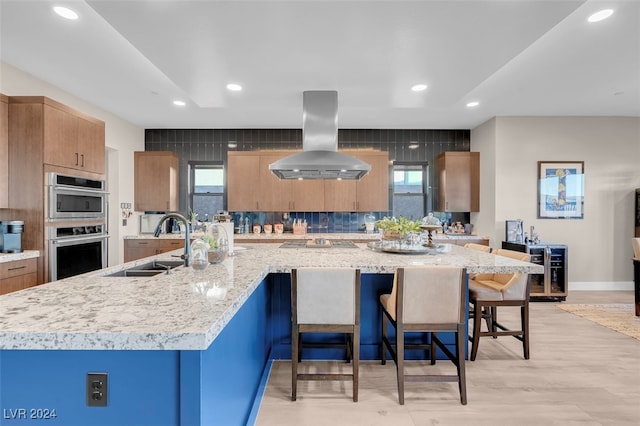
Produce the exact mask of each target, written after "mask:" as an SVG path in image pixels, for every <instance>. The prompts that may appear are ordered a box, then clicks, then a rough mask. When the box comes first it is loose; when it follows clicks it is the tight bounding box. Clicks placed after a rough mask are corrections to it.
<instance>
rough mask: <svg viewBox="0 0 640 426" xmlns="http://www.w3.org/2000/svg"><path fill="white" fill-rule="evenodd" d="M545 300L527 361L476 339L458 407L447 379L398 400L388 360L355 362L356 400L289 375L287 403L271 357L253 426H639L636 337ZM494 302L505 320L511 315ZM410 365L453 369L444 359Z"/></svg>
mask: <svg viewBox="0 0 640 426" xmlns="http://www.w3.org/2000/svg"><path fill="white" fill-rule="evenodd" d="M632 302H633V292H629V291H615V292H613V291H612V292H602V291H598V292H587V291H575V292H572V293H570V295H569V297H568V298H567V301H566V302H562V303H632ZM555 304H556V303H555V302H535V303H531V313H530V315H531V319H530V320H531V330H530V331H531V359H530V360H524V359H523V358H522V345H521V343H520V342H519V341H517V340H515V339H513V338H510V337H500V338H498V339H491V338H486V337H485V338H482V339H481V340H480V346H479V351H478V357H477V359H476V361H474V362H471V361H468V362H467V363H466V366H467V398H468V405H466V406H463V405H461V404H460V402H459V394H458V389H457V385H456V384H455V383H406V384H405V405H404V406H401V405H399V404H398V394H397V387H396V380H395V366H394V363H393V361H391V362H387V365H386V366H382V365H380V363H379V362H372V361H367V362H362V363H361V368H360V392H359V402H357V403H354V402H353V401H352V400H351V382H299V384H298V400H297V401H296V402H292V401H291V399H290V398H291V367H290V363H289V362H288V361H277V362H274V364H273V368H272V371H271V375H270V377H269V381H268V384H267V389H266V391H265V395H264V398H263V400H262V403H261V406H260V410H259V413H258V416H257V421H256V424H257V425H260V426H268V425H278V426H283V425H305V426H306V425H309V426H312V425H332V426H337V425H367V426H369V425H384V426H391V425H393V426H402V425H421V426H422V425H425V426H426V425H438V426H445V425H465V426H466V425H474V426H482V425H517V426H525V425H563V426H564V425H616V426H618V425H635V426H637V425H640V341H638V340H635V339H633V338H631V337H627V336H625V335H623V334H620V333H618V332H615V331H612V330H609V329H607V328H605V327H603V326H600V325H598V324H595V323H593V322H591V321H589V320H586V319H583V318H581V317H578V316H575V315H573V314H571V313H568V312H565V311H562V310H560V309H558V308H556V307H555V306H554V305H555ZM500 309H501V311H500V315H501V319H502V320H504V322H505V323H507V324H509V323H510V322H509V321H507V320H512V319H516V318H517V312H516V311H513V313H507V311H504V308H500ZM332 365H336V366H337V367H336V368H341V367H342V368H345V371H347V368H350V367H347V366H346V365H344V364H343V365H342V366H340V365H339V364H335V363H332ZM411 368H417V369H428V370H429V371H434V370H433V369H434V368H437V369H438V370H440V371H451V372H453V371H455V368H454V367H453V364H451V363H450V362H448V361H439V362H438V363H437V364H436V366H435V367H434V366H429V365H428V363H423V362H419V365H416V366H412V367H411Z"/></svg>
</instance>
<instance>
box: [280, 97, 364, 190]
mask: <svg viewBox="0 0 640 426" xmlns="http://www.w3.org/2000/svg"><path fill="white" fill-rule="evenodd" d="M269 170H271V172H272V173H274V174H275V175H276V176H278V177H279V178H280V179H351V180H356V179H360V178H361V177H363V176H364V175H366V174H367V173H368V172H369V170H371V166H370V165H369V164H367V163H365V162H363V161H361V160H359V159H357V158H355V157H351V156H350V155H346V154H342V153H340V152H338V92H336V91H334V90H327V91H306V92H303V94H302V152H299V153H297V154H293V155H290V156H288V157H285V158H281V159H280V160H278V161H276V162H274V163H271V164H269Z"/></svg>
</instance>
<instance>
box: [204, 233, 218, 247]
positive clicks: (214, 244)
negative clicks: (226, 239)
mask: <svg viewBox="0 0 640 426" xmlns="http://www.w3.org/2000/svg"><path fill="white" fill-rule="evenodd" d="M202 240H203V241H204V242H205V243H207V244H209V250H213V249H217V248H218V240H216V239H215V238H213V237H212V236H211V235H205V236H204V237H202Z"/></svg>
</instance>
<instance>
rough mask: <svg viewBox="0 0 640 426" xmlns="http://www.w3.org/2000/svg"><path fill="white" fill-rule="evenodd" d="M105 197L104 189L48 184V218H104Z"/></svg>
mask: <svg viewBox="0 0 640 426" xmlns="http://www.w3.org/2000/svg"><path fill="white" fill-rule="evenodd" d="M106 197H107V193H106V192H104V191H92V190H85V189H79V188H62V187H59V186H50V187H49V219H54V220H55V219H80V218H104V217H105V216H106Z"/></svg>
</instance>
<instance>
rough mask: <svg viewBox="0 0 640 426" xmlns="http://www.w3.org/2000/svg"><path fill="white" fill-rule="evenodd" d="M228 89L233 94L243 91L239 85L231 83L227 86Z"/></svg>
mask: <svg viewBox="0 0 640 426" xmlns="http://www.w3.org/2000/svg"><path fill="white" fill-rule="evenodd" d="M227 89H229V90H231V91H232V92H239V91H241V90H242V86H240V85H239V84H237V83H229V84H227Z"/></svg>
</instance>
